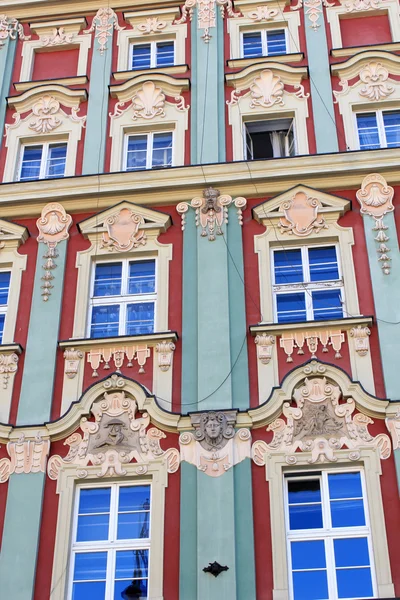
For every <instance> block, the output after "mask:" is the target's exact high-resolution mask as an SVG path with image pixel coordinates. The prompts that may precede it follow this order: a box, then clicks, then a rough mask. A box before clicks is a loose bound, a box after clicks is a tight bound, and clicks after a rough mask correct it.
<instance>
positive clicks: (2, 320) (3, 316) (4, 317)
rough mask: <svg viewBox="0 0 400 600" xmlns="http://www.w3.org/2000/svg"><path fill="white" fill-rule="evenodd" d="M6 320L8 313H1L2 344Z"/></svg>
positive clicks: (0, 341) (0, 334) (0, 332)
mask: <svg viewBox="0 0 400 600" xmlns="http://www.w3.org/2000/svg"><path fill="white" fill-rule="evenodd" d="M5 321H6V315H4V314H3V315H2V314H0V344H1V343H2V342H3V333H4V323H5Z"/></svg>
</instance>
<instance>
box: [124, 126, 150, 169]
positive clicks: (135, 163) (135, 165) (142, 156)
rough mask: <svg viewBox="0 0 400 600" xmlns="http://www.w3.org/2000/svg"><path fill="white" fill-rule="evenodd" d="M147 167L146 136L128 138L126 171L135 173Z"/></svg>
mask: <svg viewBox="0 0 400 600" xmlns="http://www.w3.org/2000/svg"><path fill="white" fill-rule="evenodd" d="M146 166H147V135H131V136H129V138H128V151H127V160H126V170H127V171H136V170H138V169H145V168H146Z"/></svg>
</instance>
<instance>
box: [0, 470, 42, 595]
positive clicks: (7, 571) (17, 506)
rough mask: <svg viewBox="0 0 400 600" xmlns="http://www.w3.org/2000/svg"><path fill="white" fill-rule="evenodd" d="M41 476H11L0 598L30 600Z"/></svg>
mask: <svg viewBox="0 0 400 600" xmlns="http://www.w3.org/2000/svg"><path fill="white" fill-rule="evenodd" d="M44 481H45V474H44V473H29V474H25V473H22V474H19V475H15V474H14V475H11V477H10V481H9V484H8V496H7V509H6V515H5V521H4V531H3V539H2V544H1V552H0V597H1V598H3V599H4V600H32V598H33V592H34V586H35V573H36V560H37V552H38V547H39V533H40V519H41V515H42V499H43V489H44Z"/></svg>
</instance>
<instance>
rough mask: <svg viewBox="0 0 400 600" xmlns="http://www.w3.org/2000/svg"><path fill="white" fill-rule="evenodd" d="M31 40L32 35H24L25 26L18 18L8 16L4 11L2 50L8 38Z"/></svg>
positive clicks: (0, 22)
mask: <svg viewBox="0 0 400 600" xmlns="http://www.w3.org/2000/svg"><path fill="white" fill-rule="evenodd" d="M17 37H18V38H19V39H20V40H30V39H31V38H30V36H26V35H24V28H23V27H22V25H21V23H20V22H19V21H17V19H13V18H12V17H8V16H7V15H5V14H4V13H3V14H1V15H0V50H1V49H2V47H3V46H4V44H5V41H6V40H7V39H10V40H16V39H17Z"/></svg>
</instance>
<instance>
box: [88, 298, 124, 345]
mask: <svg viewBox="0 0 400 600" xmlns="http://www.w3.org/2000/svg"><path fill="white" fill-rule="evenodd" d="M119 310H120V307H119V306H118V304H114V305H113V304H110V305H106V306H93V309H92V324H91V329H90V337H92V338H101V337H111V336H116V335H118V332H119Z"/></svg>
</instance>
